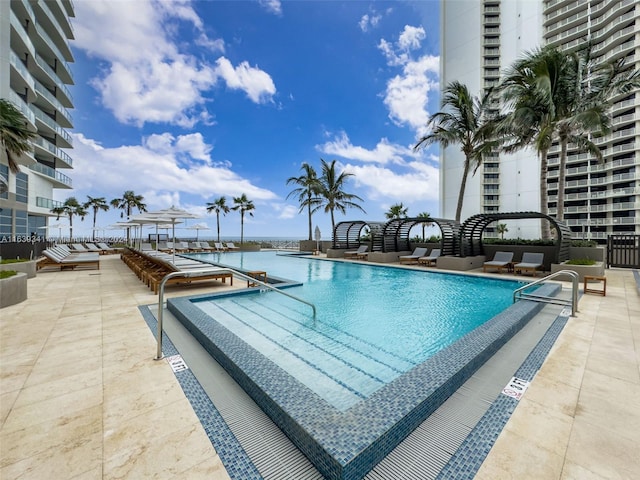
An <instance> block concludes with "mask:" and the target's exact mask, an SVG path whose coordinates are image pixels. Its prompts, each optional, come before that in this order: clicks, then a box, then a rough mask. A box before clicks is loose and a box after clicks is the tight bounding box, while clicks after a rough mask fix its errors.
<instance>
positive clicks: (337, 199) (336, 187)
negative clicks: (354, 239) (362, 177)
mask: <svg viewBox="0 0 640 480" xmlns="http://www.w3.org/2000/svg"><path fill="white" fill-rule="evenodd" d="M320 162H321V164H322V175H321V177H320V202H319V203H318V205H316V207H315V208H314V209H313V211H314V212H315V211H317V210H319V209H321V208H323V207H324V211H325V213H327V212H329V213H330V214H331V234H332V235H333V232H335V230H336V222H335V218H334V212H335V211H336V210H338V211H339V212H341V213H342V214H344V213H346V211H347V208H356V209H358V210H361V211H362V212H364V211H365V210H364V208H362V207H361V206H360V205H359V204H358V203H357V202H358V201H360V202H362V201H363V200H362V198H360V197H359V196H357V195H355V194H353V193H347V192H345V191H344V188H345V186H346V183H347V180H348V179H349V177H353V176H354V175H353V173H347V172H342V173H341V174H340V175H338V173H337V172H336V161H335V160H332V161H331V163H327V162H326V161H324V160H323V159H320ZM365 213H366V212H365Z"/></svg>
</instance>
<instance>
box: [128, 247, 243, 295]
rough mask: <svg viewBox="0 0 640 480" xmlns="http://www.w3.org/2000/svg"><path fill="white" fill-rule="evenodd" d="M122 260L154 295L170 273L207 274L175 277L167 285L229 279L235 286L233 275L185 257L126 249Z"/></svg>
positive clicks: (223, 281)
mask: <svg viewBox="0 0 640 480" xmlns="http://www.w3.org/2000/svg"><path fill="white" fill-rule="evenodd" d="M122 260H123V261H124V262H125V263H126V264H127V265H128V266H129V268H130V269H131V270H132V271H133V272H134V273H135V274H136V275H137V277H138V278H139V279H140V280H141V281H142V282H144V283H145V284H146V285H147V286H148V287H149V288H150V289H151V290H152V291H153V293H158V289H159V287H160V283H161V282H162V280H163V279H164V277H165V276H167V275H168V274H170V273H173V272H205V271H206V272H207V273H206V274H205V273H203V274H202V275H199V276H198V277H191V278H185V277H174V278H171V279H169V280H168V281H167V284H190V283H192V282H195V281H200V280H221V281H222V283H226V280H227V278H228V279H229V280H230V284H231V285H233V274H231V273H229V272H226V271H224V269H222V268H219V267H215V266H214V265H211V264H209V263H204V262H199V261H197V260H192V259H189V258H184V257H175V259H174V257H173V255H170V254H168V253H165V252H160V251H158V252H156V251H155V250H153V251H146V252H145V251H141V250H134V249H130V248H128V249H126V250H125V252H123V254H122Z"/></svg>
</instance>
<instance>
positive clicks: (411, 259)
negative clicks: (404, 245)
mask: <svg viewBox="0 0 640 480" xmlns="http://www.w3.org/2000/svg"><path fill="white" fill-rule="evenodd" d="M427 250H429V249H428V248H425V247H416V248H415V249H414V250H413V253H412V254H411V255H402V256H400V257H399V258H398V260H400V263H418V259H419V258H420V257H424V256H425V255H426V254H427Z"/></svg>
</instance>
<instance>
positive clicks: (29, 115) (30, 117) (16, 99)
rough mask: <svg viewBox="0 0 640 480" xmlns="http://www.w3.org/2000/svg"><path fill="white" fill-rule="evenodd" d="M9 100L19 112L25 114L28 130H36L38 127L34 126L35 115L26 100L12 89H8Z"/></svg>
mask: <svg viewBox="0 0 640 480" xmlns="http://www.w3.org/2000/svg"><path fill="white" fill-rule="evenodd" d="M9 101H10V102H11V103H13V104H14V105H15V106H16V108H17V109H18V110H20V112H21V113H22V114H23V115H24V116H25V118H26V119H27V125H28V127H29V130H31V131H32V132H37V131H38V128H37V127H36V116H35V114H34V113H33V111H32V110H31V108H30V107H29V105H27V102H25V101H24V100H23V99H22V98H21V97H20V95H18V94H17V93H16V92H14V91H13V90H11V91H9Z"/></svg>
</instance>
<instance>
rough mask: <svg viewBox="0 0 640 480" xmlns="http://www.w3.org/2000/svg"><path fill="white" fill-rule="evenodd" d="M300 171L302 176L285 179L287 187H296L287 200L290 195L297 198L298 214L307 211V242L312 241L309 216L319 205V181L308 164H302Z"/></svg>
mask: <svg viewBox="0 0 640 480" xmlns="http://www.w3.org/2000/svg"><path fill="white" fill-rule="evenodd" d="M300 169H301V170H302V171H303V172H304V173H303V174H302V175H300V176H299V177H289V178H288V179H287V185H289V184H290V183H293V184H294V185H298V188H296V189H294V190H292V191H291V192H289V195H287V198H289V197H290V196H292V195H295V196H296V197H297V200H298V202H300V210H299V211H298V212H299V213H302V211H303V210H304V209H305V208H306V209H307V215H308V216H309V240H313V236H312V235H313V234H312V221H311V215H312V213H313V209H314V208H315V207H316V206H317V205H318V204H319V203H320V198H319V197H318V194H319V193H320V180H319V179H318V175H317V174H316V171H315V169H314V168H313V167H312V166H311V165H309V164H308V163H303V164H302V166H301V167H300Z"/></svg>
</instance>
